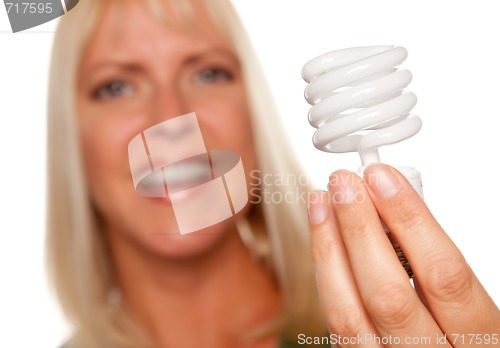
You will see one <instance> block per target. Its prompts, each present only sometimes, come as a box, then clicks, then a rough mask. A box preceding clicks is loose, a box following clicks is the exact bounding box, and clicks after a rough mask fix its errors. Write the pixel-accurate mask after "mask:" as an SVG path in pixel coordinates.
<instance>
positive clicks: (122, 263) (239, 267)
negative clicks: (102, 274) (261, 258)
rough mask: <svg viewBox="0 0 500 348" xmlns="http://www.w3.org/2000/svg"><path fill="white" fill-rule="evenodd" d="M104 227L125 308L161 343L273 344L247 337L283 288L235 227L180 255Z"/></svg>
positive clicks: (273, 308)
mask: <svg viewBox="0 0 500 348" xmlns="http://www.w3.org/2000/svg"><path fill="white" fill-rule="evenodd" d="M109 232H110V233H108V234H107V235H108V241H109V246H110V251H111V257H112V259H113V260H112V261H113V264H114V270H115V275H116V278H117V282H118V285H119V287H120V290H121V293H122V299H123V304H124V306H125V308H126V311H127V312H128V313H129V314H130V315H131V316H132V317H133V318H134V319H135V320H137V321H138V322H139V323H140V324H141V325H143V326H144V327H145V328H146V330H148V331H149V333H150V334H151V335H152V336H153V337H154V338H155V339H156V340H157V341H158V342H159V344H160V347H246V346H252V347H276V345H277V343H276V337H269V338H267V339H263V340H261V341H260V342H259V343H257V342H252V344H250V343H249V342H247V341H245V337H244V336H245V335H246V334H248V333H250V332H251V331H252V330H253V329H255V328H257V327H258V326H259V324H263V323H265V322H266V321H268V320H270V319H272V318H273V317H274V316H275V315H276V314H277V313H278V311H279V309H280V296H279V292H278V290H277V286H276V284H275V282H274V280H273V277H272V275H271V274H270V273H269V272H267V271H266V270H265V269H264V268H263V267H262V266H261V265H259V264H258V263H257V262H256V261H255V260H254V258H252V255H251V254H250V252H249V251H248V249H247V248H246V247H245V246H244V245H243V243H242V242H241V240H240V238H239V236H238V233H237V232H236V229H235V228H234V229H233V230H232V231H228V233H226V234H225V235H224V236H221V239H220V240H219V241H218V243H217V244H216V245H215V246H213V248H212V249H211V250H209V251H207V252H205V253H203V254H202V255H198V256H196V257H190V258H184V259H180V258H176V259H169V258H166V257H162V256H158V255H152V254H151V253H148V252H147V251H146V250H144V249H142V248H141V247H139V246H138V245H136V243H134V242H133V241H131V240H130V239H129V238H127V237H126V236H125V235H124V233H113V232H111V231H109Z"/></svg>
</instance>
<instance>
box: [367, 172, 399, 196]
mask: <svg viewBox="0 0 500 348" xmlns="http://www.w3.org/2000/svg"><path fill="white" fill-rule="evenodd" d="M365 181H366V182H367V183H368V186H370V187H371V188H372V190H373V191H374V192H375V194H377V195H378V196H379V197H381V198H384V199H387V198H391V197H392V196H394V195H395V194H396V193H398V192H399V190H400V189H401V184H400V183H399V180H398V177H397V176H396V174H395V173H394V172H393V169H391V168H390V167H389V166H386V165H383V164H373V165H370V166H369V167H368V168H366V170H365Z"/></svg>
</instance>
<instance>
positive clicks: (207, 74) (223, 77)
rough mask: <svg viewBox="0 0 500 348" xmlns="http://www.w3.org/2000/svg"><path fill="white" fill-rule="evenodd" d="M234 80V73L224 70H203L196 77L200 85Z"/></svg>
mask: <svg viewBox="0 0 500 348" xmlns="http://www.w3.org/2000/svg"><path fill="white" fill-rule="evenodd" d="M233 79H234V75H233V73H232V72H231V71H229V70H227V69H223V68H208V69H203V70H201V71H200V72H199V73H198V74H197V75H196V77H195V80H196V82H200V83H218V82H229V81H232V80H233Z"/></svg>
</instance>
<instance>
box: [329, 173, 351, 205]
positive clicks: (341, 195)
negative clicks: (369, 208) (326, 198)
mask: <svg viewBox="0 0 500 348" xmlns="http://www.w3.org/2000/svg"><path fill="white" fill-rule="evenodd" d="M329 185H330V190H329V191H330V199H331V200H332V202H334V203H336V204H347V203H352V202H354V201H355V200H356V199H357V194H358V188H357V182H356V180H355V179H354V177H353V176H352V175H351V173H350V172H348V171H347V170H339V171H336V172H335V173H333V174H332V175H331V176H330V183H329Z"/></svg>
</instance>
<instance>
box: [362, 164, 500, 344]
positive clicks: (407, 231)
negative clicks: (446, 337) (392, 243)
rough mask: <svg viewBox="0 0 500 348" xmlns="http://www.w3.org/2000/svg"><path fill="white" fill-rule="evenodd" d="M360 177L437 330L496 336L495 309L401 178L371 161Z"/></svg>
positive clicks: (498, 315) (499, 329)
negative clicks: (408, 268) (401, 251)
mask: <svg viewBox="0 0 500 348" xmlns="http://www.w3.org/2000/svg"><path fill="white" fill-rule="evenodd" d="M365 181H366V183H367V187H368V190H369V193H370V196H371V197H372V201H373V203H374V204H375V207H376V209H377V211H378V213H379V215H380V217H381V218H382V220H383V221H384V222H385V223H386V225H387V226H388V227H389V229H390V230H391V233H392V234H393V236H394V237H395V238H396V239H397V241H398V243H399V244H400V246H401V248H402V249H403V251H404V253H405V255H406V257H407V258H408V260H409V262H410V264H411V265H412V269H413V271H414V273H415V278H416V280H417V281H418V283H419V284H420V288H421V290H422V292H423V294H424V296H425V299H426V301H427V304H428V306H429V309H430V310H431V312H432V315H433V316H434V318H435V319H436V321H437V322H438V323H439V325H440V327H441V329H442V330H443V332H445V333H448V334H460V333H465V334H478V335H479V334H482V335H491V334H497V335H499V336H500V311H499V310H498V308H497V306H496V305H495V303H494V302H493V300H492V299H491V297H489V295H488V294H487V292H486V291H485V289H484V288H483V287H482V285H481V283H480V282H479V280H478V279H477V278H476V276H475V275H474V273H473V272H472V270H471V268H470V267H469V265H468V264H467V262H466V261H465V259H464V257H463V255H462V254H461V253H460V251H459V250H458V248H457V247H456V246H455V244H454V243H453V242H452V241H451V239H450V238H449V237H448V235H447V234H446V233H445V231H444V230H443V229H442V228H441V226H440V225H439V223H438V222H437V221H436V219H435V218H434V217H433V215H432V214H431V212H430V211H429V209H428V208H427V206H426V205H425V203H424V202H423V201H422V199H421V198H420V196H419V195H418V194H417V193H416V191H415V190H414V189H413V188H412V187H411V185H410V184H409V182H408V181H407V180H406V178H404V176H403V175H402V174H401V173H399V172H398V171H397V170H395V169H394V168H392V167H390V166H387V165H381V164H376V165H372V166H369V167H368V168H367V169H366V170H365ZM451 343H453V342H451ZM456 343H457V344H456V346H457V347H458V346H470V343H469V342H456Z"/></svg>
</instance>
